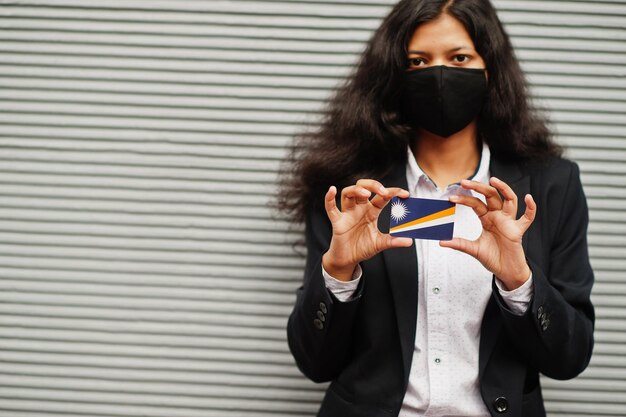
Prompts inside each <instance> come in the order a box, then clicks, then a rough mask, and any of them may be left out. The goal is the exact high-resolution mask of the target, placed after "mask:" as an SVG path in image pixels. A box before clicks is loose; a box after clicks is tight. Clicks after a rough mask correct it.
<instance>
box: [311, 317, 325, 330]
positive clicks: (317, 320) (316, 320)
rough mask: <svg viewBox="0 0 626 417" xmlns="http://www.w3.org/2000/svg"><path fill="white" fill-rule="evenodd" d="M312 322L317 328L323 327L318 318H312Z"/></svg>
mask: <svg viewBox="0 0 626 417" xmlns="http://www.w3.org/2000/svg"><path fill="white" fill-rule="evenodd" d="M313 324H314V325H315V327H316V328H317V330H322V329H323V328H324V323H322V322H321V320H320V319H315V320H313Z"/></svg>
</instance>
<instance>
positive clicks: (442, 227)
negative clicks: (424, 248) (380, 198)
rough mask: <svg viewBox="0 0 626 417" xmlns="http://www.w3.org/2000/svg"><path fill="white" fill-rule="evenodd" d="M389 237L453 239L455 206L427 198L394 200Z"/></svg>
mask: <svg viewBox="0 0 626 417" xmlns="http://www.w3.org/2000/svg"><path fill="white" fill-rule="evenodd" d="M390 204H391V221H390V223H389V234H390V235H391V236H396V237H410V238H413V239H433V240H450V239H452V234H453V232H454V213H455V211H456V204H453V203H451V202H449V201H447V200H431V199H427V198H398V197H393V198H392V199H391V203H390Z"/></svg>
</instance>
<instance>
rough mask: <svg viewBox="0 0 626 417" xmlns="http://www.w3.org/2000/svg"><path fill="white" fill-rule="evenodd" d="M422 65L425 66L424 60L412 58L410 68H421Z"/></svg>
mask: <svg viewBox="0 0 626 417" xmlns="http://www.w3.org/2000/svg"><path fill="white" fill-rule="evenodd" d="M420 65H424V60H423V59H422V58H410V59H409V66H411V67H419V66H420Z"/></svg>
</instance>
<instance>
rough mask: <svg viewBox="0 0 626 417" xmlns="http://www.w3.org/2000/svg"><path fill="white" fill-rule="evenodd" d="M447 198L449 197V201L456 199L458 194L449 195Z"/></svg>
mask: <svg viewBox="0 0 626 417" xmlns="http://www.w3.org/2000/svg"><path fill="white" fill-rule="evenodd" d="M448 199H449V200H450V201H458V200H459V197H458V196H456V195H451V196H450V197H449V198H448Z"/></svg>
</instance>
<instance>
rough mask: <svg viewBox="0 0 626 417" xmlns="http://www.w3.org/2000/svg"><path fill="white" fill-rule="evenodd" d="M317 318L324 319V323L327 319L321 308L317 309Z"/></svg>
mask: <svg viewBox="0 0 626 417" xmlns="http://www.w3.org/2000/svg"><path fill="white" fill-rule="evenodd" d="M317 318H318V319H320V320H321V321H322V323H324V322H325V321H326V316H325V315H324V313H322V312H321V311H319V310H317Z"/></svg>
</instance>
